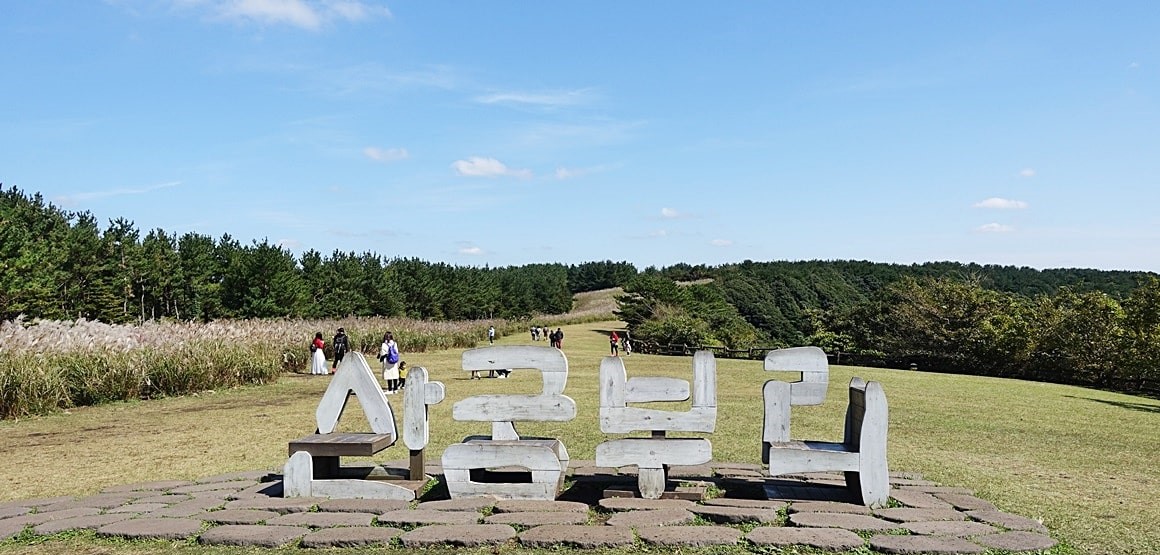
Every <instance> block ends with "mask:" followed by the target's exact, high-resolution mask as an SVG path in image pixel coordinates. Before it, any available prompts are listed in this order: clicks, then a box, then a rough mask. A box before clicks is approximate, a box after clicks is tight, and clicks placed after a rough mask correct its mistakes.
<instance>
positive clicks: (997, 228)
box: [975, 223, 1015, 233]
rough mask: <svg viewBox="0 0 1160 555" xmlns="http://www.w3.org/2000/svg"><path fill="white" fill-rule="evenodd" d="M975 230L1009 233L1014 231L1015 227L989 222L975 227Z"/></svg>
mask: <svg viewBox="0 0 1160 555" xmlns="http://www.w3.org/2000/svg"><path fill="white" fill-rule="evenodd" d="M975 231H978V232H979V233H1010V232H1012V231H1015V228H1014V227H1011V226H1009V225H1006V224H998V223H989V224H983V225H981V226H979V227H977V228H975Z"/></svg>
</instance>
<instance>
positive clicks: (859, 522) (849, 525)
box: [789, 513, 901, 530]
mask: <svg viewBox="0 0 1160 555" xmlns="http://www.w3.org/2000/svg"><path fill="white" fill-rule="evenodd" d="M789 521H790V523H791V524H793V525H794V526H803V527H806V528H843V529H846V530H893V529H895V528H901V526H899V525H898V524H895V523H893V522H888V521H885V520H882V519H880V518H875V517H872V516H868V515H852V514H846V513H794V514H792V515H789Z"/></svg>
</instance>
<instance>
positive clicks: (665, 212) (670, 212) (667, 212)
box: [661, 208, 684, 220]
mask: <svg viewBox="0 0 1160 555" xmlns="http://www.w3.org/2000/svg"><path fill="white" fill-rule="evenodd" d="M681 216H684V214H682V213H680V212H677V210H676V209H675V208H661V217H662V218H667V219H670V220H672V219H676V218H680V217H681Z"/></svg>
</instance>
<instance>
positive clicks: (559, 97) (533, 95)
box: [475, 89, 592, 108]
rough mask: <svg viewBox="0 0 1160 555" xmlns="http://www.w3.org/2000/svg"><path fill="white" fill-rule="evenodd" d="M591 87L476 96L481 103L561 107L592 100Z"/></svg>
mask: <svg viewBox="0 0 1160 555" xmlns="http://www.w3.org/2000/svg"><path fill="white" fill-rule="evenodd" d="M591 98H592V91H591V89H577V90H573V91H551V92H497V93H490V94H485V95H480V96H477V97H475V101H476V102H478V103H480V104H510V105H524V106H536V107H541V108H559V107H563V106H576V105H579V104H586V103H588V102H590V101H591Z"/></svg>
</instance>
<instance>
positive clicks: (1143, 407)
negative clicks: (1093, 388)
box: [1065, 395, 1160, 414]
mask: <svg viewBox="0 0 1160 555" xmlns="http://www.w3.org/2000/svg"><path fill="white" fill-rule="evenodd" d="M1065 397H1070V398H1072V399H1083V400H1085V401H1094V402H1096V403H1103V404H1105V405H1112V406H1114V407H1120V408H1122V409H1128V410H1138V411H1140V412H1154V413H1157V414H1160V405H1149V404H1147V403H1130V402H1126V401H1108V400H1106V399H1093V398H1091V397H1076V396H1075V395H1065Z"/></svg>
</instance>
